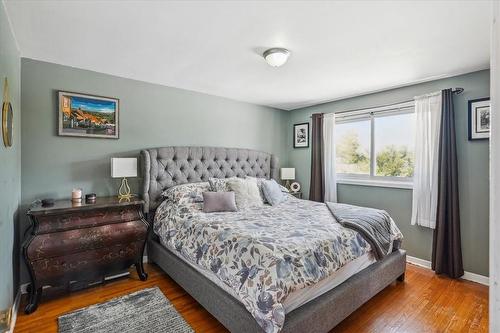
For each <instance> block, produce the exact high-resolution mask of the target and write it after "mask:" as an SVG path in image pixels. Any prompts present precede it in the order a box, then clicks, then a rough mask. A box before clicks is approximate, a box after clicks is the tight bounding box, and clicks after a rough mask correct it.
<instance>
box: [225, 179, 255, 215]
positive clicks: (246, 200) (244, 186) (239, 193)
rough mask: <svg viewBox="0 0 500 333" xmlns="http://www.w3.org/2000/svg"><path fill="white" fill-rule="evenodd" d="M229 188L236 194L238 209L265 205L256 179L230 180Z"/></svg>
mask: <svg viewBox="0 0 500 333" xmlns="http://www.w3.org/2000/svg"><path fill="white" fill-rule="evenodd" d="M227 186H228V188H229V190H231V191H233V192H234V196H235V199H236V206H238V209H246V208H249V207H259V206H262V205H263V203H262V198H261V197H260V191H259V188H258V187H257V181H256V180H255V179H231V180H228V182H227Z"/></svg>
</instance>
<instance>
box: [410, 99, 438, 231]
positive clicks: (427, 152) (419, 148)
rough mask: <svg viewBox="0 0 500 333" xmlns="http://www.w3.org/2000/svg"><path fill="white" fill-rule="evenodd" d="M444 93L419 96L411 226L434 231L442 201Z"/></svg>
mask: <svg viewBox="0 0 500 333" xmlns="http://www.w3.org/2000/svg"><path fill="white" fill-rule="evenodd" d="M441 108H442V106H441V91H439V92H435V93H432V94H427V95H423V96H417V97H415V167H414V173H413V202H412V216H411V224H413V225H414V224H417V225H420V226H423V227H428V228H432V229H434V228H435V227H436V210H437V198H438V159H439V131H440V128H441Z"/></svg>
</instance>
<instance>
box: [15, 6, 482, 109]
mask: <svg viewBox="0 0 500 333" xmlns="http://www.w3.org/2000/svg"><path fill="white" fill-rule="evenodd" d="M5 3H6V8H7V11H8V15H9V17H10V20H11V22H12V25H13V29H14V33H15V36H16V39H17V41H18V44H19V48H20V51H21V54H22V56H23V57H27V58H33V59H37V60H43V61H48V62H53V63H58V64H63V65H68V66H73V67H78V68H84V69H89V70H93V71H97V72H103V73H108V74H112V75H117V76H121V77H127V78H132V79H137V80H142V81H147V82H153V83H158V84H162V85H166V86H171V87H178V88H183V89H188V90H193V91H199V92H204V93H207V94H212V95H217V96H224V97H228V98H232V99H235V100H241V101H246V102H251V103H255V104H262V105H269V106H273V107H277V108H282V109H294V108H299V107H303V106H308V105H312V104H317V103H320V102H325V101H329V100H335V99H339V98H343V97H347V96H353V95H358V94H363V93H368V92H373V91H377V90H383V89H387V88H391V87H395V86H401V85H406V84H411V83H415V82H421V81H425V80H429V79H433V78H439V77H445V76H450V75H454V74H461V73H466V72H471V71H475V70H479V69H485V68H488V67H489V41H490V37H489V22H490V21H489V15H490V8H491V3H490V2H489V1H401V2H396V1H394V2H386V1H365V2H364V1H358V2H348V1H346V2H311V1H265V2H264V1H245V2H244V1H233V2H229V1H200V2H195V1H189V2H146V1H122V2H119V1H65V2H63V1H12V0H7V1H5ZM270 47H285V48H288V49H290V50H291V52H292V55H291V56H290V59H289V61H288V63H287V64H286V65H285V66H283V67H281V68H272V67H270V66H268V65H267V64H266V63H265V61H264V60H263V58H262V57H261V54H262V52H263V51H264V50H265V49H266V48H270Z"/></svg>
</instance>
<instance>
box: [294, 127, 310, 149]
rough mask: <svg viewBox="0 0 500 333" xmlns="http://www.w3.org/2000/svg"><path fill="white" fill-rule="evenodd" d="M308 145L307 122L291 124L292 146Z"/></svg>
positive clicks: (306, 146)
mask: <svg viewBox="0 0 500 333" xmlns="http://www.w3.org/2000/svg"><path fill="white" fill-rule="evenodd" d="M308 147H309V123H301V124H295V125H293V148H308Z"/></svg>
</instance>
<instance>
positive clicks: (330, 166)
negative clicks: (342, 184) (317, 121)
mask: <svg viewBox="0 0 500 333" xmlns="http://www.w3.org/2000/svg"><path fill="white" fill-rule="evenodd" d="M323 117H324V118H323V143H324V158H325V159H324V161H325V202H326V201H329V202H337V173H336V172H335V114H333V113H328V114H325V115H324V116H323Z"/></svg>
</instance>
